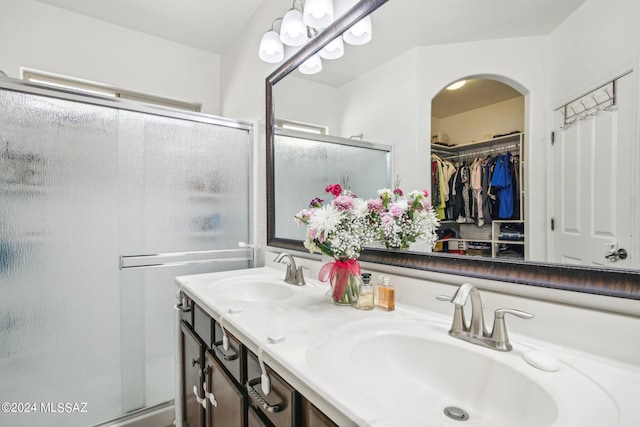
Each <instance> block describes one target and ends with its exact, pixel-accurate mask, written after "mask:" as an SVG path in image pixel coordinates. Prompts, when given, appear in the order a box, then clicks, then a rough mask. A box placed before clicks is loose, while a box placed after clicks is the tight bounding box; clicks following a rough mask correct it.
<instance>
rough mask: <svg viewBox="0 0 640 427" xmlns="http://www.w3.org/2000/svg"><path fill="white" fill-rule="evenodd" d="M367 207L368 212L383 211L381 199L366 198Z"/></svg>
mask: <svg viewBox="0 0 640 427" xmlns="http://www.w3.org/2000/svg"><path fill="white" fill-rule="evenodd" d="M367 209H369V211H370V212H377V213H381V212H383V211H384V205H383V203H382V199H371V200H367Z"/></svg>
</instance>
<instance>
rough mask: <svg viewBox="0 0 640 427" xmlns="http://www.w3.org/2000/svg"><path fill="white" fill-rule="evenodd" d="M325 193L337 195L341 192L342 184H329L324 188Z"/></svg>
mask: <svg viewBox="0 0 640 427" xmlns="http://www.w3.org/2000/svg"><path fill="white" fill-rule="evenodd" d="M324 191H326V192H327V193H331V194H333V197H338V196H339V195H340V194H342V186H341V185H340V184H329V185H327V188H325V189H324Z"/></svg>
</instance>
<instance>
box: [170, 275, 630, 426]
mask: <svg viewBox="0 0 640 427" xmlns="http://www.w3.org/2000/svg"><path fill="white" fill-rule="evenodd" d="M306 282H307V284H306V285H304V286H294V285H291V284H288V283H285V282H284V271H280V270H277V269H274V268H271V267H263V268H255V269H249V270H238V271H228V272H222V273H210V274H201V275H193V276H182V277H178V278H176V283H177V285H178V287H179V289H180V294H181V301H182V304H181V306H182V311H181V314H180V319H179V320H178V321H179V323H180V324H179V328H176V330H178V329H179V331H180V332H179V344H180V352H178V353H179V354H177V358H178V360H179V362H180V374H181V377H182V378H181V380H180V381H179V382H177V384H179V385H178V386H177V390H176V391H177V393H176V409H177V411H176V413H177V414H179V417H180V418H181V419H182V421H183V422H182V425H183V426H185V425H188V426H190V427H194V426H199V427H203V426H276V427H281V426H282V427H285V426H314V427H317V426H336V425H337V426H361V425H375V426H390V427H391V426H393V427H396V426H400V425H402V426H457V425H460V424H459V423H460V421H462V420H465V421H466V422H465V423H464V425H465V426H476V427H481V426H514V425H518V426H520V427H546V426H555V427H573V426H575V427H584V426H598V427H602V426H607V427H609V426H610V427H616V426H618V427H622V426H625V427H626V426H628V427H631V426H636V425H640V409H639V408H637V405H636V403H635V402H634V399H635V397H636V396H638V395H639V394H640V372H639V371H638V369H637V367H631V366H628V365H624V364H621V363H612V362H609V361H606V360H603V359H602V358H600V357H590V356H589V355H586V354H584V353H581V352H575V351H571V349H563V348H560V347H558V346H557V345H553V344H547V343H544V342H541V341H539V340H534V339H530V338H527V337H525V336H520V335H518V334H512V336H511V337H510V338H511V344H512V345H513V349H512V350H511V351H496V350H493V349H489V348H486V347H482V346H479V345H474V344H472V343H469V342H466V341H463V340H459V339H455V338H454V337H452V336H449V334H448V331H449V329H450V327H451V322H452V319H453V312H454V307H453V304H452V305H451V313H450V315H447V316H444V315H442V314H437V313H433V312H430V311H426V310H421V309H419V308H415V307H409V306H404V305H402V304H400V305H398V306H397V308H396V310H395V311H393V312H384V311H381V310H373V311H360V310H355V309H352V308H350V307H340V306H336V305H335V304H333V302H332V301H331V298H330V297H329V296H328V295H327V291H328V290H329V288H328V286H327V285H326V284H324V283H320V282H318V281H315V280H311V279H309V278H307V280H306ZM440 304H449V303H448V302H440ZM490 314H492V313H485V316H486V317H487V318H489V316H490ZM509 322H511V320H509ZM513 322H516V320H513ZM527 322H535V319H531V320H527ZM490 323H491V321H490V320H489V324H490ZM267 392H268V393H267ZM177 425H178V426H180V425H181V424H180V423H179V422H178V423H177Z"/></svg>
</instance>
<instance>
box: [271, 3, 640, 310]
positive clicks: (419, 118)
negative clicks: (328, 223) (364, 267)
mask: <svg viewBox="0 0 640 427" xmlns="http://www.w3.org/2000/svg"><path fill="white" fill-rule="evenodd" d="M352 3H353V2H352ZM462 3H465V2H462ZM492 3H496V4H494V5H493V6H496V5H497V4H499V3H501V1H500V0H495V1H493V2H492ZM583 3H584V0H571V1H567V2H565V3H563V4H564V7H563V8H562V10H559V9H558V8H557V7H555V6H554V4H555V3H554V2H553V1H546V0H545V1H542V2H540V3H539V4H536V5H530V10H527V11H526V14H524V15H527V16H528V18H527V21H526V23H527V25H528V27H527V29H526V30H524V32H519V31H520V29H521V28H522V27H523V23H522V22H519V21H518V20H519V19H524V18H522V16H523V14H522V13H519V12H518V13H516V12H514V11H511V12H508V13H514V15H510V16H513V22H511V21H509V22H511V23H510V24H508V25H506V26H501V27H500V28H499V29H498V28H492V29H491V31H487V30H486V27H488V26H491V25H490V23H491V22H492V20H494V19H495V16H494V15H493V14H492V13H490V12H488V11H486V10H483V9H482V8H481V7H480V6H479V5H477V4H475V2H469V4H456V5H452V4H447V5H441V4H438V5H436V4H434V3H433V2H424V1H419V0H391V1H388V0H372V1H360V2H358V3H357V4H355V6H354V7H352V8H351V9H350V10H349V12H347V13H346V14H344V15H343V16H342V17H341V18H339V19H337V20H336V21H335V22H334V24H332V25H331V26H330V27H329V28H327V29H326V30H325V31H323V32H321V33H320V34H318V35H317V36H316V38H315V39H314V40H312V41H311V42H310V43H309V44H307V45H306V46H305V47H303V48H302V49H301V50H300V51H298V52H297V53H296V54H294V55H293V56H292V57H291V58H290V59H288V60H287V61H286V62H285V63H284V64H283V65H282V66H280V67H279V68H278V69H277V70H276V71H275V72H274V73H273V74H271V75H270V76H269V77H268V78H267V81H266V91H267V105H266V107H267V128H266V134H267V243H268V245H270V246H273V247H278V248H284V249H292V250H300V251H305V249H304V247H303V246H302V242H301V241H300V240H298V239H294V238H291V236H287V235H286V234H279V233H278V231H277V227H276V224H277V221H278V220H279V218H280V211H279V210H276V209H275V206H276V200H277V199H278V197H281V196H282V195H280V194H278V193H279V190H278V188H277V187H276V183H275V180H274V164H275V161H276V159H275V150H276V149H277V147H276V144H277V143H276V131H275V127H274V124H275V117H276V116H277V117H278V118H289V119H299V120H301V121H305V122H316V123H318V121H316V120H314V118H316V119H318V118H320V117H321V120H320V121H321V122H326V121H329V122H331V126H330V129H331V130H333V131H334V132H335V133H332V134H333V135H338V136H343V137H344V136H348V135H352V134H358V133H364V135H365V137H366V138H368V139H369V138H370V137H371V138H370V139H371V140H372V141H374V142H375V143H380V144H389V145H391V146H392V147H393V153H394V156H393V161H394V164H393V171H394V172H393V173H394V175H396V174H397V175H400V176H401V177H402V182H403V184H404V185H403V187H405V189H406V190H414V189H422V188H424V187H426V186H427V184H425V183H429V184H428V185H429V186H431V183H432V175H431V171H432V169H431V166H432V161H433V157H432V155H433V154H435V155H439V156H440V157H442V158H446V159H449V160H452V161H458V162H464V161H469V162H470V163H471V161H472V160H475V159H478V158H483V159H486V158H488V157H496V156H497V155H500V154H503V153H505V152H507V151H509V152H510V153H511V154H512V155H513V157H514V158H515V160H514V161H515V162H517V163H516V164H517V165H518V166H517V167H518V173H519V176H518V179H519V182H518V195H519V197H520V198H521V200H518V202H517V203H518V206H519V211H518V212H517V214H516V213H513V214H512V215H511V216H508V217H504V218H498V219H499V221H498V222H495V221H494V223H493V224H491V222H490V221H484V222H485V224H482V225H481V226H480V225H479V221H478V219H479V218H478V216H477V214H476V215H475V216H474V215H469V217H470V218H467V215H462V218H458V215H456V216H455V217H447V218H446V220H447V221H450V222H449V223H448V224H449V225H448V228H452V229H454V230H455V232H456V233H457V237H458V238H457V239H456V245H448V246H449V247H448V248H443V247H442V246H440V247H438V246H437V247H436V252H429V253H424V252H418V251H409V252H408V253H407V252H394V251H391V250H379V249H370V250H369V249H368V250H366V251H364V252H363V254H362V256H361V260H363V261H370V262H376V263H381V264H388V265H393V266H401V267H407V268H415V269H421V270H429V271H435V272H441V273H449V274H456V275H463V276H468V277H476V278H483V279H493V280H499V281H504V282H510V283H514V284H518V285H533V286H542V287H549V288H556V289H563V290H571V291H578V292H588V293H595V294H602V295H609V296H616V297H622V298H633V299H640V270H639V269H638V268H639V267H640V264H638V262H637V261H636V258H637V257H636V251H637V250H640V247H638V241H637V240H638V238H637V237H635V238H634V237H633V235H635V236H637V235H638V232H637V231H638V227H637V226H636V225H635V224H634V223H633V218H637V217H638V216H637V214H638V211H637V209H638V206H637V205H638V200H636V199H633V197H631V196H630V194H632V193H634V191H635V193H636V196H635V197H637V192H638V189H637V187H633V185H637V182H627V183H625V185H624V186H623V187H624V188H623V189H622V190H623V191H622V192H619V193H618V194H612V192H611V191H607V188H608V187H607V186H612V185H614V183H616V182H618V183H619V182H620V177H618V176H615V174H614V173H613V172H615V171H619V170H621V169H624V168H625V167H627V166H628V167H631V164H627V163H620V162H629V161H631V160H633V159H634V158H636V157H638V155H639V150H638V149H637V148H634V147H633V146H632V145H633V143H632V141H637V134H636V133H634V131H633V129H634V126H636V124H637V123H636V122H637V117H635V116H634V115H633V113H632V112H633V108H628V105H631V104H626V103H628V102H631V103H633V99H634V97H635V96H636V95H635V92H634V91H637V89H635V86H634V84H633V78H629V77H630V74H629V72H630V71H634V70H633V66H629V67H623V68H621V69H620V72H617V73H609V74H610V75H611V82H610V84H611V86H607V85H608V84H609V82H602V85H601V84H600V83H601V82H600V81H599V80H598V83H597V84H595V83H594V84H592V86H593V88H591V87H590V86H588V85H586V86H577V87H576V88H570V89H567V90H566V91H564V92H563V91H561V90H558V88H557V87H554V85H556V83H557V82H561V81H562V76H561V77H558V78H557V79H556V78H554V77H553V73H555V72H557V70H555V69H553V67H551V66H549V67H548V68H545V69H544V70H542V71H541V68H542V67H543V66H546V62H547V60H548V58H549V56H550V55H553V53H554V52H553V51H552V52H551V53H550V50H553V49H551V48H550V47H549V45H550V43H549V41H548V40H545V41H540V40H539V39H536V38H535V37H532V38H526V37H525V38H522V39H514V40H509V38H514V37H519V36H522V37H524V36H531V35H534V36H535V35H541V36H542V35H546V34H549V32H550V29H552V28H554V27H555V26H557V25H560V24H561V23H563V21H565V20H567V21H571V20H570V19H569V20H568V19H567V17H570V16H571V15H572V14H573V13H574V12H575V11H576V10H578V9H579V7H580V6H581V5H582V4H583ZM383 5H384V6H383ZM380 6H382V7H380ZM378 8H379V9H378ZM430 8H431V9H434V8H435V9H437V10H438V11H439V12H438V14H439V15H440V16H443V17H444V16H456V13H462V12H463V11H462V10H456V8H465V10H464V13H465V14H470V13H471V12H470V11H469V8H471V9H473V11H474V13H472V14H471V15H473V16H474V17H475V18H474V23H473V24H472V25H471V26H469V27H465V29H464V30H460V27H459V26H457V27H456V28H457V29H456V28H451V26H448V25H447V24H446V23H447V22H449V21H447V19H443V20H442V21H443V22H436V23H434V25H433V28H431V27H429V28H426V27H425V26H424V25H421V24H420V22H419V18H416V17H419V16H425V13H427V12H428V11H429V9H430ZM448 8H451V9H452V10H449V9H448ZM435 9H434V10H435ZM443 9H446V10H443ZM476 9H477V10H476ZM373 11H375V13H373V14H372V15H371V17H372V22H373V25H374V38H373V40H372V42H371V43H369V45H366V46H354V47H353V48H351V49H348V50H346V52H345V56H344V57H343V58H341V59H340V60H337V61H334V62H325V64H324V70H323V72H322V73H319V74H316V75H313V76H306V75H305V76H303V75H301V74H300V73H299V72H298V71H296V68H297V67H298V66H299V65H300V64H302V63H303V62H304V61H305V60H306V59H307V58H309V57H310V56H311V55H312V54H314V53H315V52H317V51H319V50H320V49H321V48H322V47H323V46H324V45H326V44H327V43H329V42H330V41H331V40H332V39H334V38H335V37H337V36H339V35H340V34H341V33H342V32H343V31H345V30H346V29H347V28H349V27H350V26H351V25H353V23H355V22H357V21H358V20H359V19H361V18H362V17H363V16H366V15H368V14H370V13H371V12H373ZM427 14H428V13H427ZM399 22H402V23H403V29H404V30H406V31H404V30H403V32H400V31H398V23H399ZM540 22H546V23H547V24H545V25H547V27H545V28H542V27H544V25H542V24H540ZM569 23H570V24H571V22H569ZM536 25H537V27H536ZM563 25H567V30H565V31H564V32H565V33H566V32H568V29H569V28H570V25H569V24H563ZM536 28H537V29H536ZM500 31H503V32H504V33H501V32H500ZM536 31H538V33H536ZM400 33H403V34H405V36H408V37H410V38H412V40H411V41H410V43H413V47H412V48H407V47H406V45H405V44H406V43H407V41H406V40H404V39H403V35H402V34H400ZM474 37H475V39H474ZM483 37H484V38H486V39H487V40H491V39H497V41H493V42H482V41H477V40H482V38H483ZM558 37H564V38H566V39H570V36H568V35H566V34H562V35H561V36H558ZM467 40H476V42H469V43H464V42H466V41H467ZM560 41H562V40H560ZM458 42H459V44H455V43H458ZM448 43H454V44H448ZM474 43H476V44H474ZM400 46H403V48H400ZM487 46H489V47H487ZM356 48H357V49H356ZM558 49H561V47H559V48H558ZM375 54H377V55H382V56H383V58H382V59H380V58H376V55H375ZM489 55H498V56H494V57H489ZM541 64H542V65H541ZM636 72H637V70H636ZM547 74H551V77H549V76H548V75H547ZM631 74H633V73H631ZM285 77H286V78H285ZM599 78H602V77H601V76H599ZM567 79H568V80H570V78H569V77H567ZM460 80H466V81H467V84H466V89H467V90H472V91H475V92H472V93H473V95H471V96H468V97H467V99H466V100H463V98H464V96H463V95H464V90H465V88H464V87H463V88H461V89H460V90H459V91H447V90H446V88H447V87H448V86H449V85H450V84H452V83H454V82H457V81H460ZM587 83H589V84H591V83H592V82H591V81H588V82H587ZM601 86H602V87H604V88H605V89H604V92H602V88H601ZM302 87H306V88H307V89H309V88H310V89H309V90H310V91H311V92H308V93H305V92H304V91H302V90H301V88H302ZM327 87H329V88H332V89H331V90H327V89H326V88H327ZM608 88H610V89H608ZM552 89H553V90H552ZM585 89H588V90H587V91H586V92H584V93H583V92H581V91H582V90H585ZM592 89H593V91H595V92H593V91H592ZM598 90H600V92H597V91H598ZM607 90H609V91H610V95H613V94H614V93H615V94H616V98H617V99H616V105H605V104H606V99H605V98H606V96H607V95H606V94H607V93H609V92H607ZM483 91H485V92H486V91H488V92H487V93H488V94H487V93H484V94H483ZM625 91H626V92H625ZM496 92H500V95H496ZM548 92H557V93H562V96H560V95H556V98H554V97H549V96H548ZM603 93H604V94H603ZM623 93H626V94H627V95H622V94H623ZM441 95H447V96H446V97H448V98H452V99H449V100H446V101H443V100H442V99H441V98H442V96H441ZM583 95H584V96H583ZM496 96H497V97H496ZM571 96H576V97H574V98H571ZM456 97H458V98H460V99H458V100H457V102H456V99H455V98H456ZM483 97H486V98H487V100H486V101H482V98H483ZM469 99H471V100H472V101H473V102H475V103H476V104H473V102H470V101H469ZM559 100H562V102H559ZM592 100H595V101H592ZM565 101H566V103H565ZM600 101H603V103H600ZM314 102H315V104H314V106H313V107H314V108H299V110H300V111H302V110H305V111H308V112H311V116H307V117H293V116H294V115H295V114H291V112H292V111H296V110H295V107H294V105H296V103H297V105H298V106H300V105H303V104H304V103H314ZM323 102H325V104H323ZM590 102H594V104H590ZM464 103H469V105H467V106H466V107H465V108H466V109H461V108H462V104H464ZM436 104H437V105H436ZM441 104H442V105H441ZM445 104H446V105H448V107H446V105H445ZM443 105H445V106H443ZM565 105H568V106H569V109H567V107H565ZM625 105H627V107H625ZM580 106H583V107H584V111H583V110H581V108H580ZM446 108H449V110H448V113H443V112H442V111H446ZM625 108H627V109H625ZM596 110H597V111H596ZM565 111H573V112H574V113H575V115H576V117H575V118H574V119H575V120H574V122H575V123H573V122H571V123H568V122H567V121H566V120H565V119H566V117H567V114H566V113H565ZM287 113H289V114H287ZM561 113H562V114H561ZM559 114H561V115H560V116H559ZM464 115H466V119H465V120H464V122H465V123H467V124H468V123H475V125H474V126H466V125H465V126H461V124H460V123H461V122H460V119H461V118H462V116H464ZM489 115H490V116H489ZM496 115H498V116H500V118H501V120H500V123H499V124H496V123H494V121H495V120H494V117H496ZM507 116H509V117H510V118H509V120H505V117H507ZM552 116H553V118H552ZM621 120H627V121H628V123H630V128H629V129H631V130H630V131H626V130H624V129H618V130H615V131H614V130H612V128H611V126H612V123H614V122H615V123H618V122H620V121H621ZM550 122H552V123H550ZM552 130H554V131H555V140H556V144H558V141H562V144H559V145H555V146H554V148H550V147H551V136H550V133H551V131H552ZM625 132H627V133H626V134H625ZM588 134H589V135H598V137H597V138H596V139H597V140H598V141H600V140H602V138H603V137H604V138H605V139H607V138H609V137H610V136H611V135H612V134H616V135H622V136H623V138H624V139H625V141H627V143H630V144H631V146H630V148H629V149H630V150H631V152H628V153H624V152H622V147H623V145H621V144H619V143H618V142H619V141H613V142H611V141H610V142H609V143H610V144H613V145H609V146H608V147H607V146H606V145H605V146H604V147H605V148H602V147H600V148H595V149H587V150H584V149H583V148H581V147H583V146H584V147H593V145H589V144H590V143H589V144H587V143H584V142H583V140H584V138H582V136H584V135H588ZM607 135H608V136H607ZM445 136H446V137H448V138H446V137H445ZM618 139H619V140H620V138H618ZM609 140H611V138H609ZM432 143H435V145H433V144H432ZM454 144H455V147H453V148H452V147H449V146H448V145H454ZM467 144H468V145H469V147H463V146H465V145H467ZM472 144H477V145H476V146H473V145H472ZM636 145H637V144H636ZM558 146H560V147H563V148H562V149H560V150H559V151H557V152H556V151H553V150H556V148H555V147H558ZM472 148H473V151H472ZM589 152H590V153H592V154H591V155H593V156H595V157H593V158H589V157H585V156H588V155H589ZM612 153H614V154H612ZM580 162H582V163H581V164H582V165H583V166H582V167H574V166H575V165H576V164H577V163H580ZM596 162H599V163H598V164H599V165H601V166H602V167H599V168H586V167H584V165H586V164H595V163H596ZM625 165H627V166H625ZM585 171H591V175H584V173H585ZM581 174H583V175H581ZM636 178H637V177H636ZM636 180H637V179H636ZM585 182H592V183H593V182H595V183H597V185H596V186H595V187H597V188H595V190H594V191H592V192H591V194H589V195H587V193H586V191H587V190H589V189H588V187H589V186H588V185H584V183H585ZM592 187H593V186H592ZM633 188H635V190H633ZM429 189H430V190H433V187H431V188H429ZM592 190H593V189H592ZM625 192H626V193H625ZM624 194H626V203H627V206H626V207H624V208H622V209H619V211H621V212H622V211H624V212H625V213H628V212H630V211H632V212H635V214H636V215H635V216H634V214H631V215H630V216H629V215H627V216H628V218H626V219H625V218H624V215H622V216H620V215H618V214H617V211H618V210H617V209H616V208H615V206H616V204H615V203H617V201H619V200H620V199H621V198H623V197H624ZM432 195H433V194H432ZM603 199H604V200H605V201H604V202H603V203H599V202H600V201H602V200H603ZM556 209H559V210H556ZM633 209H635V210H633ZM291 214H295V212H292V213H291ZM510 221H513V222H514V223H522V224H524V228H523V229H524V236H525V238H524V239H522V240H521V241H519V242H514V243H512V244H510V245H508V246H509V247H510V248H511V249H513V248H516V249H518V251H512V252H517V256H515V257H511V256H504V257H503V256H500V255H501V254H500V253H499V252H500V251H498V250H496V248H500V247H506V246H507V245H487V246H486V247H484V248H483V247H479V246H475V247H472V248H471V249H474V250H476V251H475V252H473V251H471V252H466V253H464V255H463V254H461V253H457V252H456V250H461V248H463V249H462V250H467V249H469V247H468V245H467V246H466V247H465V243H469V242H477V241H489V242H491V241H492V240H495V239H498V237H497V236H499V234H500V231H501V227H500V225H501V224H508V223H509V222H510ZM623 221H630V222H631V223H630V225H629V226H628V227H626V228H627V229H626V230H625V227H624V226H620V225H619V224H622V223H623ZM587 225H591V226H593V227H592V228H588V227H586V226H587ZM445 226H447V223H446V222H443V227H445ZM551 227H554V230H553V232H552V231H551ZM515 229H516V231H518V230H521V229H520V228H518V227H516V228H515ZM621 229H622V231H623V232H622V233H620V230H621ZM505 230H506V231H510V230H511V228H510V227H506V228H505ZM625 233H627V234H629V235H630V236H631V238H630V239H629V240H626V241H625V240H624V239H625V238H626V234H625ZM589 239H591V240H589ZM634 239H635V240H634ZM458 241H460V242H458ZM587 241H589V242H590V243H589V244H587V243H586V242H587ZM458 243H459V244H460V247H457V245H458ZM588 246H590V247H592V248H593V249H591V250H583V251H575V250H574V249H575V248H585V247H588ZM572 248H574V249H572ZM622 248H624V249H626V250H627V253H628V256H627V257H626V258H624V259H622V258H616V259H611V257H609V258H607V257H606V256H607V255H608V254H610V253H614V252H615V253H618V251H619V249H622ZM452 249H453V250H452ZM470 254H473V255H474V256H470Z"/></svg>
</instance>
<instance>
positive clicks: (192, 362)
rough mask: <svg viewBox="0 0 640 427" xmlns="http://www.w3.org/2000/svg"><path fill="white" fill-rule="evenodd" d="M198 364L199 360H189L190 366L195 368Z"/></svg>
mask: <svg viewBox="0 0 640 427" xmlns="http://www.w3.org/2000/svg"><path fill="white" fill-rule="evenodd" d="M199 364H200V359H191V366H196V365H199Z"/></svg>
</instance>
